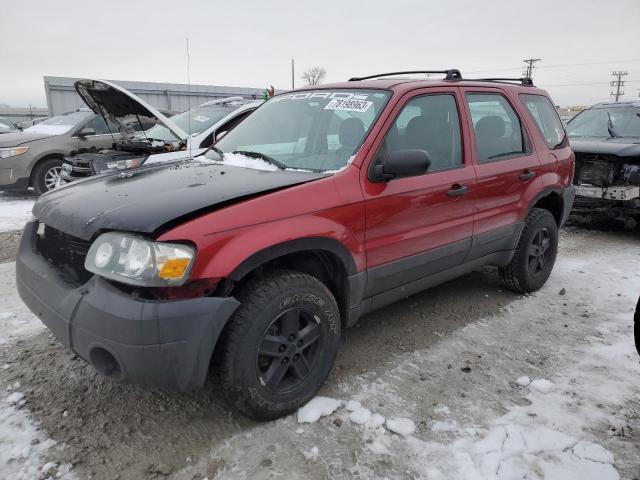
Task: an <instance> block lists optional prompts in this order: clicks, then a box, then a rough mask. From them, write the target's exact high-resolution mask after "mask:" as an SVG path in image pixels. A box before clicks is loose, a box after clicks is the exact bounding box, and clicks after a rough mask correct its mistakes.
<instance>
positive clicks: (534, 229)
mask: <svg viewBox="0 0 640 480" xmlns="http://www.w3.org/2000/svg"><path fill="white" fill-rule="evenodd" d="M557 253H558V225H557V224H556V220H555V218H554V217H553V215H552V214H551V212H549V211H548V210H544V209H541V208H534V209H533V210H532V211H531V213H530V214H529V216H528V217H527V220H526V221H525V225H524V229H523V230H522V234H521V235H520V240H519V242H518V246H517V247H516V252H515V254H514V256H513V259H512V260H511V263H509V265H507V266H506V267H501V268H500V269H499V272H500V277H501V278H502V282H503V283H504V284H505V286H506V287H507V288H509V289H510V290H513V291H515V292H519V293H528V292H533V291H535V290H538V289H539V288H540V287H542V285H544V284H545V282H546V281H547V279H548V278H549V275H551V270H553V265H554V263H555V261H556V255H557Z"/></svg>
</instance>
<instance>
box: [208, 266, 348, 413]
mask: <svg viewBox="0 0 640 480" xmlns="http://www.w3.org/2000/svg"><path fill="white" fill-rule="evenodd" d="M236 297H237V298H238V300H240V301H241V302H242V304H241V306H240V307H239V308H238V310H237V311H236V313H235V314H234V316H233V318H232V319H231V320H230V321H229V323H228V324H227V326H226V327H225V330H224V332H223V334H222V337H221V339H220V343H221V344H220V347H219V351H218V352H217V353H216V359H215V362H214V364H213V369H214V370H216V371H217V372H218V375H219V377H220V381H221V384H222V392H223V395H224V396H225V397H226V399H227V400H228V401H229V403H231V405H233V406H234V407H236V408H238V409H239V410H240V411H242V412H243V413H245V414H246V415H247V416H249V417H251V418H253V419H256V420H271V419H274V418H278V417H280V416H282V415H286V414H288V413H291V412H293V411H295V410H296V409H297V408H298V407H300V406H302V405H304V404H305V403H307V402H308V401H309V400H310V399H311V397H313V395H315V393H316V392H317V391H318V389H319V388H320V387H321V386H322V384H323V383H324V381H325V380H326V378H327V377H328V375H329V373H330V371H331V368H332V366H333V363H334V360H335V356H336V353H337V351H338V345H339V341H340V313H339V310H338V306H337V304H336V301H335V298H334V297H333V295H332V294H331V292H330V291H329V289H328V288H327V287H326V286H325V285H324V284H323V283H322V282H320V281H319V280H318V279H316V278H314V277H312V276H310V275H307V274H304V273H300V272H294V271H290V270H279V271H274V272H272V273H270V274H268V275H266V276H264V277H262V278H259V279H254V280H251V281H249V282H247V283H246V284H245V285H243V286H242V287H241V288H240V290H239V291H238V294H237V295H236Z"/></svg>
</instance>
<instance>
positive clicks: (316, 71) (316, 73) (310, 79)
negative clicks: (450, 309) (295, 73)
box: [302, 67, 327, 85]
mask: <svg viewBox="0 0 640 480" xmlns="http://www.w3.org/2000/svg"><path fill="white" fill-rule="evenodd" d="M326 76H327V71H326V70H325V69H324V68H322V67H312V68H309V69H307V70H305V72H304V73H303V74H302V80H304V81H305V83H306V84H307V85H319V84H320V83H322V80H324V77H326Z"/></svg>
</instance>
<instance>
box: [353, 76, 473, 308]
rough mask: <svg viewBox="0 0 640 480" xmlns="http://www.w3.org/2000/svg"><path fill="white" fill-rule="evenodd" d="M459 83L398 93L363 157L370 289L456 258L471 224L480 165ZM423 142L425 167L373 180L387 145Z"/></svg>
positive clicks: (465, 247) (423, 274) (413, 276)
mask: <svg viewBox="0 0 640 480" xmlns="http://www.w3.org/2000/svg"><path fill="white" fill-rule="evenodd" d="M460 101H461V98H460V97H459V95H458V89H457V88H429V89H422V90H417V91H415V92H411V93H410V94H407V95H406V96H405V97H404V98H403V99H401V100H400V101H399V102H398V104H397V105H396V107H395V108H394V110H393V111H392V113H391V115H390V116H389V118H388V119H387V120H386V122H385V125H384V126H383V128H382V129H381V133H380V136H379V138H378V139H377V141H376V143H375V144H374V145H373V147H372V149H371V152H370V161H369V162H365V163H364V164H363V168H362V173H361V181H362V185H363V192H364V196H365V210H366V239H365V247H366V251H367V268H368V281H367V296H372V295H376V294H378V293H381V292H383V291H385V290H389V289H391V288H395V287H398V286H401V285H404V284H407V283H410V282H412V281H414V280H417V279H419V278H422V277H426V276H429V275H432V274H434V273H437V272H440V271H443V270H446V269H448V268H451V267H453V266H455V265H459V264H461V263H462V261H463V260H464V257H465V256H466V254H467V252H468V250H469V246H470V242H471V235H472V231H473V205H474V196H475V172H474V169H473V165H472V163H471V161H470V159H469V157H468V152H469V151H468V149H467V148H466V145H467V144H468V137H465V138H463V137H464V135H463V132H464V129H463V128H462V126H461V125H462V118H463V116H462V115H461V113H460ZM405 149H420V150H426V151H427V153H428V154H429V157H430V159H431V162H432V163H431V167H430V168H429V170H428V171H427V173H425V174H422V175H417V176H413V177H404V178H395V179H392V180H391V181H389V182H386V183H376V182H372V181H371V179H370V175H369V171H370V169H371V167H372V166H373V165H375V164H379V163H381V162H384V161H386V158H387V157H388V155H389V153H390V152H393V151H396V150H405Z"/></svg>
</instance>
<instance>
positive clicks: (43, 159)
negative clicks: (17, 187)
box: [29, 153, 64, 187]
mask: <svg viewBox="0 0 640 480" xmlns="http://www.w3.org/2000/svg"><path fill="white" fill-rule="evenodd" d="M54 159H55V160H60V161H63V160H64V155H63V154H61V153H50V154H48V155H45V156H43V157H41V158H39V159H38V160H36V162H35V163H34V164H33V165H32V166H31V172H30V173H29V186H30V187H34V186H35V185H34V180H35V175H36V172H37V171H38V167H40V166H41V165H42V163H43V162H46V161H47V160H54Z"/></svg>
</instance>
